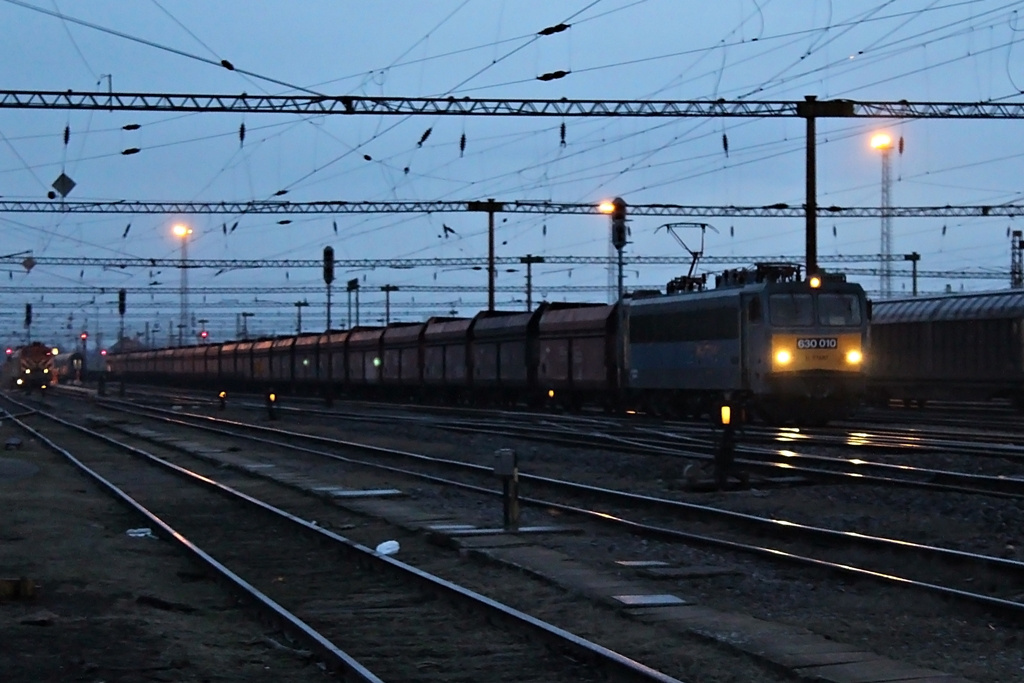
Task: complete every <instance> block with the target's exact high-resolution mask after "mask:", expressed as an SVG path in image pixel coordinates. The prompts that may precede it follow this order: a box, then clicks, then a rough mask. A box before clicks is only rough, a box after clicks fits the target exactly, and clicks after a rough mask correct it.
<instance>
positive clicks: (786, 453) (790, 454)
mask: <svg viewBox="0 0 1024 683" xmlns="http://www.w3.org/2000/svg"><path fill="white" fill-rule="evenodd" d="M779 455H781V456H782V457H784V458H795V457H797V456H796V453H795V452H793V451H787V450H781V451H779Z"/></svg>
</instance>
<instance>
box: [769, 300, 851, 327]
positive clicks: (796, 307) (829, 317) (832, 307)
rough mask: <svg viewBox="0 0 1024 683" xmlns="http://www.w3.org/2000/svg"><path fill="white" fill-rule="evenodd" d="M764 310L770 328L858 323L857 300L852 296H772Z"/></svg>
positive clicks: (834, 325) (848, 325) (847, 325)
mask: <svg viewBox="0 0 1024 683" xmlns="http://www.w3.org/2000/svg"><path fill="white" fill-rule="evenodd" d="M815 299H817V306H816V307H815ZM815 308H817V315H815ZM768 309H769V312H770V316H771V321H772V325H775V326H778V327H809V326H811V325H815V324H817V325H824V326H827V327H850V326H857V325H860V322H861V312H860V299H859V298H858V297H857V295H856V294H830V293H822V294H817V295H812V294H772V295H771V296H770V297H769V298H768Z"/></svg>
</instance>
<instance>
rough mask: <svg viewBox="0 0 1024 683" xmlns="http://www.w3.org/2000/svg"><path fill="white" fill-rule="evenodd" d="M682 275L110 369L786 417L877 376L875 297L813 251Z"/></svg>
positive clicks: (116, 358)
mask: <svg viewBox="0 0 1024 683" xmlns="http://www.w3.org/2000/svg"><path fill="white" fill-rule="evenodd" d="M706 281H707V278H706V276H702V277H701V278H699V279H698V278H689V277H686V278H677V279H676V280H673V282H671V283H669V285H668V287H667V288H666V289H667V293H664V294H663V293H660V292H647V293H635V294H634V295H632V296H628V297H626V298H624V299H623V300H622V302H621V303H619V304H609V305H603V304H572V303H543V304H541V305H540V306H538V307H537V308H536V310H533V311H530V312H511V311H484V312H481V313H478V314H477V315H475V316H473V317H467V318H431V319H430V320H427V321H426V322H421V323H394V324H391V325H388V326H385V327H356V328H353V329H350V330H340V331H333V330H332V331H329V332H324V333H318V334H301V335H296V336H287V337H276V338H271V339H257V340H246V341H229V342H224V343H217V344H205V345H199V346H189V347H179V348H167V349H155V350H141V351H134V352H130V353H120V354H111V355H110V356H108V359H107V363H108V368H109V373H108V377H109V379H111V380H115V381H116V380H121V381H124V382H128V383H140V384H173V385H178V386H188V387H197V386H203V387H208V388H211V389H216V390H225V389H231V388H243V389H250V390H258V391H270V390H273V391H276V392H278V393H282V394H284V393H289V392H294V393H306V394H321V395H329V396H339V397H340V396H355V397H375V398H393V399H401V400H420V401H435V402H453V403H463V404H473V405H515V404H519V405H524V406H533V407H545V406H557V407H559V408H564V409H570V410H573V409H580V408H583V407H587V406H592V407H601V408H605V409H609V410H627V409H636V410H642V411H645V412H648V413H652V414H656V415H669V416H671V415H679V416H685V415H698V414H711V415H715V414H717V411H718V410H719V408H720V407H721V406H722V405H730V407H740V408H743V409H745V410H746V411H747V412H748V413H749V414H752V415H754V414H756V415H760V416H761V417H763V418H765V419H767V420H769V421H771V422H796V423H808V424H810V423H822V422H825V421H827V420H829V419H833V418H837V417H842V416H845V415H847V414H848V413H849V412H850V411H851V410H852V409H854V408H855V407H856V406H857V405H858V404H859V403H860V402H861V400H862V399H863V397H864V392H865V376H864V366H865V344H866V337H867V330H868V319H869V316H870V303H869V302H868V301H867V299H866V297H865V294H864V290H863V288H862V287H861V286H860V285H858V284H855V283H851V282H847V281H846V278H845V277H844V276H842V275H839V274H831V275H829V274H822V275H816V276H814V277H810V278H805V277H802V276H801V269H800V267H799V266H795V265H790V264H758V265H756V266H755V267H754V268H749V269H734V270H728V271H725V272H723V273H721V274H719V275H717V276H715V277H714V281H715V282H714V287H708V286H705V285H706V284H707V282H706Z"/></svg>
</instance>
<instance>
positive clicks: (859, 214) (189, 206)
mask: <svg viewBox="0 0 1024 683" xmlns="http://www.w3.org/2000/svg"><path fill="white" fill-rule="evenodd" d="M479 204H486V202H477V201H473V200H468V201H404V202H403V201H394V202H386V201H381V202H377V201H341V200H330V201H313V202H288V201H273V200H265V201H249V202H198V201H182V202H178V201H126V200H115V201H105V202H73V201H66V200H49V201H37V200H28V201H25V200H0V213H61V214H71V213H113V214H225V215H236V216H237V215H245V214H281V215H293V214H295V215H302V214H343V213H360V214H362V213H454V212H460V211H479V210H480V209H479V208H474V207H476V206H477V205H479ZM495 204H499V205H500V209H496V210H497V211H500V212H503V213H529V214H544V215H558V214H575V215H597V214H600V213H601V211H600V210H599V209H598V204H589V203H568V202H545V201H510V202H495ZM629 212H630V215H632V216H695V217H705V218H714V217H750V218H802V217H804V216H805V215H806V213H807V209H806V207H804V206H803V205H800V206H793V205H790V204H784V203H777V204H769V205H767V206H693V205H685V204H631V205H630V207H629ZM816 212H817V216H819V217H822V218H825V217H844V218H880V217H882V216H891V217H894V218H970V217H1011V218H1012V217H1015V216H1024V205H1019V204H993V205H984V204H981V205H973V206H966V205H964V206H949V205H946V206H904V207H889V208H885V209H883V208H881V207H877V206H835V205H831V206H819V207H817V208H816Z"/></svg>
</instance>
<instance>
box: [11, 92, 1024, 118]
mask: <svg viewBox="0 0 1024 683" xmlns="http://www.w3.org/2000/svg"><path fill="white" fill-rule="evenodd" d="M0 109H86V110H106V111H154V112H221V113H224V112H237V113H245V114H260V113H263V114H305V115H324V116H326V115H337V114H341V115H348V116H352V115H358V114H363V115H366V114H368V115H375V116H388V115H402V116H408V115H417V114H421V115H430V116H446V115H447V116H551V117H559V118H564V117H669V118H680V117H719V116H725V117H759V118H765V117H777V116H789V117H800V118H808V117H858V118H891V119H922V118H932V119H953V118H961V119H962V118H968V119H1017V118H1024V103H1018V102H908V101H896V102H857V101H854V100H821V101H818V100H815V99H814V98H812V97H808V98H807V99H805V100H792V101H745V100H731V101H730V100H569V99H557V100H551V99H523V100H519V99H476V98H469V97H461V98H459V97H356V96H350V95H336V96H330V95H249V94H246V93H241V94H238V95H223V94H220V95H218V94H188V93H132V92H122V93H113V92H74V91H70V90H69V91H64V92H60V91H45V90H43V91H40V90H0Z"/></svg>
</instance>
